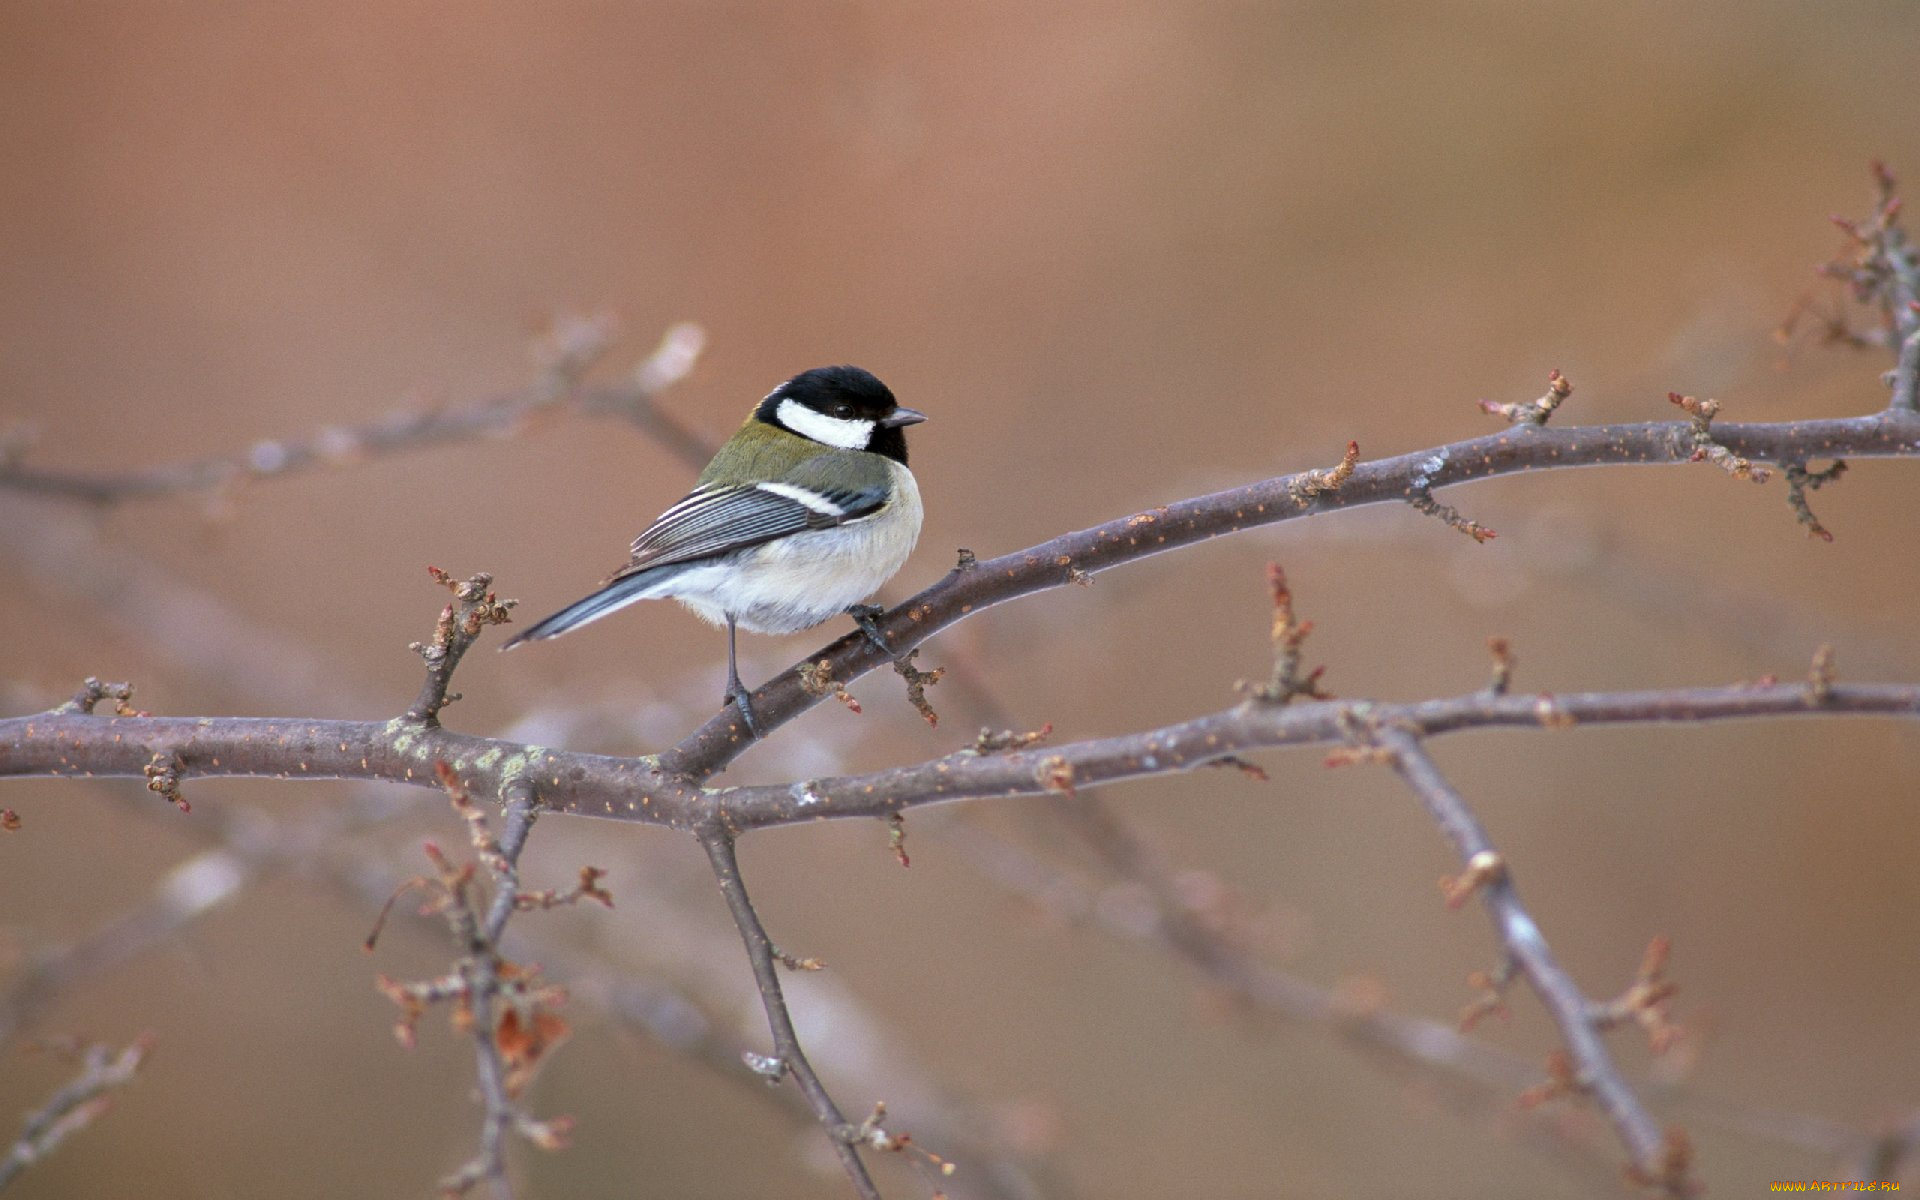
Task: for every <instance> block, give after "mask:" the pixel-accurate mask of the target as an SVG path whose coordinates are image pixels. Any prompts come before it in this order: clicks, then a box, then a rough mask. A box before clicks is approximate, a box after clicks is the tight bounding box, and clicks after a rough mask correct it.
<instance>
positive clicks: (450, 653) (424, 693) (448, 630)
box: [406, 567, 519, 726]
mask: <svg viewBox="0 0 1920 1200" xmlns="http://www.w3.org/2000/svg"><path fill="white" fill-rule="evenodd" d="M427 574H429V575H431V576H433V581H434V582H435V583H437V584H439V585H440V586H442V587H444V588H446V589H447V590H448V591H450V592H452V593H453V595H454V600H455V601H456V602H457V603H458V605H459V606H458V607H457V608H456V607H455V606H454V605H453V604H449V605H447V606H446V607H445V608H444V609H442V610H440V620H439V621H438V622H437V623H436V624H435V625H434V628H433V639H432V640H431V641H427V642H414V643H413V644H412V645H410V646H408V647H407V649H409V650H412V651H413V652H414V653H415V654H418V655H419V656H420V657H421V658H422V659H423V660H424V661H425V662H426V664H427V678H426V680H425V681H424V682H423V683H421V685H420V694H419V695H418V696H417V697H415V699H414V701H413V705H412V707H410V708H408V709H407V715H406V719H407V720H408V721H412V722H415V723H418V724H421V725H434V726H437V725H439V724H440V710H441V709H443V708H445V707H446V706H447V705H449V704H451V703H453V702H454V701H455V700H458V699H459V698H460V693H458V692H450V691H448V690H447V688H448V687H449V686H450V685H451V684H452V683H453V671H454V668H455V667H458V666H459V665H460V659H461V657H462V656H463V655H465V654H466V652H467V651H468V649H470V648H471V647H472V646H473V643H474V642H475V641H477V640H479V637H480V631H481V630H482V629H484V628H486V627H487V626H488V625H505V624H507V623H508V621H509V620H510V619H511V618H510V617H509V616H508V615H507V614H508V612H509V611H510V610H511V609H512V608H513V606H514V605H516V604H518V603H519V601H518V600H501V599H499V598H498V597H496V596H495V595H494V594H493V593H492V592H491V591H488V590H487V588H488V585H489V584H491V583H492V582H493V576H491V575H488V574H487V573H486V572H484V571H483V572H481V573H480V574H478V575H475V576H473V577H472V578H470V579H464V580H457V579H455V578H454V577H453V576H451V575H449V574H448V573H447V572H445V571H442V570H441V569H440V568H439V567H428V568H427Z"/></svg>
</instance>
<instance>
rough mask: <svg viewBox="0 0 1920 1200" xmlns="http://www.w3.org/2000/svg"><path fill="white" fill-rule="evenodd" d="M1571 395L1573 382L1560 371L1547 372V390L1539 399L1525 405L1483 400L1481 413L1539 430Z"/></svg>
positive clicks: (1511, 423) (1510, 423) (1508, 422)
mask: <svg viewBox="0 0 1920 1200" xmlns="http://www.w3.org/2000/svg"><path fill="white" fill-rule="evenodd" d="M1571 395H1573V382H1572V381H1571V380H1569V379H1568V378H1567V377H1566V376H1565V375H1562V374H1561V373H1560V372H1559V371H1558V370H1553V371H1549V372H1547V390H1546V392H1545V393H1544V394H1542V395H1541V396H1540V398H1539V399H1537V400H1530V401H1528V402H1527V403H1525V404H1498V403H1495V402H1494V401H1492V400H1482V401H1481V402H1480V411H1481V412H1484V413H1487V414H1489V415H1491V416H1496V417H1505V418H1506V419H1507V424H1509V425H1530V426H1533V427H1534V428H1536V429H1537V428H1540V427H1541V426H1544V425H1545V424H1546V423H1547V422H1548V421H1549V420H1550V419H1552V417H1553V410H1554V409H1556V408H1559V407H1560V404H1561V402H1562V401H1564V400H1565V399H1566V398H1567V397H1568V396H1571Z"/></svg>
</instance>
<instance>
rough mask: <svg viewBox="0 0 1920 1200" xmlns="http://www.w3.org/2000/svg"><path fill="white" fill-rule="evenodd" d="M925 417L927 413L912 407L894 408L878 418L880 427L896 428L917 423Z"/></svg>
mask: <svg viewBox="0 0 1920 1200" xmlns="http://www.w3.org/2000/svg"><path fill="white" fill-rule="evenodd" d="M926 419H927V414H925V413H923V412H921V411H919V410H918V409H912V408H896V409H894V410H893V411H892V412H890V413H888V414H887V415H886V416H884V417H881V418H880V428H882V429H898V428H900V427H901V426H903V425H918V424H919V423H920V422H922V421H924V420H926Z"/></svg>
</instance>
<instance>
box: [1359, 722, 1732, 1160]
mask: <svg viewBox="0 0 1920 1200" xmlns="http://www.w3.org/2000/svg"><path fill="white" fill-rule="evenodd" d="M1366 736H1367V740H1368V741H1369V742H1371V743H1372V744H1374V745H1377V746H1379V747H1380V748H1381V749H1382V750H1384V751H1385V752H1386V754H1387V757H1388V765H1389V766H1391V767H1392V768H1393V770H1394V771H1395V772H1396V773H1397V774H1398V775H1399V776H1400V778H1401V779H1403V780H1405V781H1406V784H1407V786H1408V787H1409V788H1411V789H1412V790H1413V792H1414V794H1415V795H1417V796H1419V797H1420V800H1421V803H1423V804H1425V805H1426V807H1427V812H1428V814H1429V815H1430V816H1431V817H1432V818H1433V821H1434V824H1436V825H1438V826H1439V827H1440V831H1441V832H1442V833H1443V834H1445V835H1446V837H1447V840H1448V841H1450V842H1452V843H1453V846H1454V849H1455V851H1457V852H1458V853H1459V855H1460V858H1461V861H1462V863H1463V864H1465V866H1466V873H1465V874H1464V875H1462V876H1461V881H1460V891H1472V892H1477V893H1478V894H1479V896H1480V902H1481V903H1482V904H1483V905H1484V906H1485V907H1486V910H1487V915H1488V916H1489V917H1490V918H1492V920H1493V926H1494V935H1495V937H1496V939H1497V940H1498V941H1499V943H1500V948H1501V952H1502V957H1503V967H1502V972H1501V974H1502V975H1504V974H1505V972H1506V971H1507V970H1508V969H1509V968H1511V969H1514V970H1517V971H1518V972H1519V973H1520V974H1521V975H1523V976H1524V977H1525V978H1526V980H1527V982H1528V984H1530V985H1531V986H1532V988H1533V991H1534V994H1535V995H1537V996H1538V997H1539V998H1540V1001H1541V1003H1542V1004H1544V1005H1545V1006H1546V1009H1547V1013H1548V1015H1549V1016H1551V1017H1552V1019H1553V1023H1554V1025H1555V1027H1556V1028H1558V1029H1559V1030H1560V1036H1561V1037H1562V1038H1564V1039H1565V1040H1566V1043H1567V1046H1568V1050H1569V1053H1570V1054H1571V1063H1570V1065H1569V1069H1568V1071H1567V1072H1566V1076H1565V1088H1566V1090H1568V1091H1571V1092H1575V1093H1577V1094H1579V1095H1582V1096H1587V1097H1591V1098H1592V1100H1593V1101H1594V1103H1595V1104H1597V1105H1598V1106H1599V1107H1600V1111H1601V1112H1603V1113H1605V1114H1606V1116H1607V1119H1608V1120H1609V1121H1611V1122H1612V1124H1613V1127H1614V1129H1615V1130H1616V1131H1617V1132H1618V1134H1619V1136H1620V1140H1621V1142H1623V1143H1624V1144H1625V1145H1626V1147H1627V1152H1628V1154H1629V1155H1630V1156H1631V1157H1632V1160H1633V1173H1634V1175H1635V1177H1636V1178H1637V1179H1638V1180H1640V1181H1642V1182H1645V1183H1646V1184H1648V1185H1649V1186H1655V1187H1658V1188H1660V1189H1661V1190H1662V1191H1664V1192H1666V1193H1667V1194H1669V1195H1672V1196H1680V1197H1684V1196H1688V1195H1691V1194H1692V1193H1693V1191H1694V1187H1693V1184H1692V1182H1691V1180H1690V1179H1689V1177H1688V1161H1687V1153H1686V1150H1685V1143H1684V1142H1683V1141H1678V1140H1676V1138H1677V1136H1678V1135H1677V1133H1675V1132H1673V1131H1668V1132H1662V1130H1661V1129H1660V1127H1659V1126H1658V1125H1656V1124H1655V1123H1654V1120H1653V1117H1652V1116H1651V1115H1650V1114H1649V1113H1648V1112H1647V1110H1646V1108H1645V1107H1644V1106H1643V1105H1642V1104H1641V1103H1640V1099H1639V1097H1638V1096H1636V1095H1634V1093H1633V1089H1632V1088H1631V1087H1629V1086H1627V1081H1626V1080H1625V1079H1624V1078H1623V1077H1622V1076H1621V1074H1620V1070H1619V1068H1618V1067H1616V1066H1614V1063H1613V1057H1612V1055H1610V1054H1609V1053H1608V1052H1607V1047H1606V1043H1605V1042H1603V1041H1602V1040H1601V1038H1600V1031H1599V1022H1598V1021H1596V1020H1595V1018H1594V1015H1593V1010H1594V1009H1595V1007H1596V1005H1595V1003H1594V1002H1593V1001H1591V1000H1589V999H1588V998H1587V997H1586V995H1585V994H1584V993H1582V992H1581V991H1580V988H1579V985H1578V984H1576V983H1574V981H1573V977H1572V976H1570V975H1568V974H1567V972H1566V970H1565V969H1564V968H1562V967H1561V966H1560V964H1559V962H1558V961H1557V960H1556V959H1555V958H1554V955H1553V951H1552V949H1551V948H1550V947H1549V946H1548V945H1547V939H1546V937H1545V935H1544V934H1542V933H1541V931H1540V926H1539V925H1538V924H1537V923H1536V922H1535V921H1534V919H1533V917H1532V916H1531V914H1529V913H1528V912H1527V910H1526V908H1525V907H1524V906H1523V905H1522V904H1521V903H1520V895H1519V892H1518V891H1517V890H1516V889H1515V888H1514V886H1513V879H1512V875H1511V872H1510V871H1509V869H1508V867H1507V865H1506V861H1505V860H1504V859H1503V858H1502V857H1501V856H1500V853H1499V851H1497V850H1495V849H1494V848H1493V843H1492V841H1491V840H1490V839H1489V838H1488V837H1487V834H1486V830H1485V829H1483V828H1482V827H1481V825H1480V822H1479V820H1478V819H1477V818H1476V817H1475V816H1474V815H1473V812H1472V810H1471V809H1470V808H1468V807H1467V802H1466V800H1465V799H1464V798H1462V797H1461V795H1460V793H1459V792H1457V791H1455V790H1454V787H1453V785H1452V784H1451V783H1450V782H1448V780H1447V778H1446V776H1444V775H1442V774H1441V773H1440V768H1439V767H1438V766H1437V765H1436V764H1435V763H1434V761H1433V759H1432V758H1431V757H1430V756H1429V755H1428V754H1427V752H1426V750H1425V748H1424V747H1422V746H1421V744H1420V739H1419V738H1417V737H1415V736H1413V735H1412V734H1410V733H1408V732H1407V731H1405V730H1404V729H1399V728H1395V727H1394V726H1392V725H1383V726H1379V727H1378V728H1377V730H1375V731H1371V732H1370V733H1369V734H1368V735H1366ZM1460 891H1456V892H1455V893H1454V896H1453V897H1452V898H1453V899H1454V902H1456V903H1457V902H1458V899H1459V898H1461V897H1460ZM1554 1082H1555V1083H1556V1084H1559V1083H1561V1080H1559V1079H1556V1080H1555V1081H1554Z"/></svg>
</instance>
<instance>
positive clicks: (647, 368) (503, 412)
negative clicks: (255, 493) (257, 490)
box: [0, 317, 712, 505]
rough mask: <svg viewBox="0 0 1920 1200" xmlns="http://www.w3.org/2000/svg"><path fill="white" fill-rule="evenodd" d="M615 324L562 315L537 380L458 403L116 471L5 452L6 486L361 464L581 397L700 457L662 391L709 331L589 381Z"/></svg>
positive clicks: (128, 486) (584, 408)
mask: <svg viewBox="0 0 1920 1200" xmlns="http://www.w3.org/2000/svg"><path fill="white" fill-rule="evenodd" d="M613 333H614V328H613V324H612V322H611V321H610V320H609V319H607V318H605V317H591V318H583V319H582V318H571V319H570V318H562V319H559V320H556V322H555V324H554V327H553V329H552V330H551V331H550V333H549V335H548V336H547V338H546V339H544V341H543V343H542V345H541V357H542V358H543V360H544V363H543V366H544V370H543V371H542V374H541V378H540V379H539V380H538V381H537V382H536V383H534V384H533V385H532V386H530V387H526V388H523V389H520V390H519V391H514V392H508V393H506V394H504V395H500V396H494V397H489V398H487V399H484V400H478V401H474V402H473V403H471V404H467V405H463V406H460V407H456V408H409V409H403V410H401V411H398V412H394V413H391V414H389V415H388V416H386V417H383V418H381V419H379V420H377V421H373V422H370V423H368V424H365V425H358V426H336V427H333V428H329V429H323V430H320V431H319V432H317V433H315V434H313V435H311V436H309V437H306V438H294V439H283V440H270V441H263V442H258V443H256V444H255V445H253V446H252V447H251V448H249V449H248V450H246V451H244V452H242V453H240V454H237V455H227V456H222V457H218V458H207V459H200V460H198V461H194V462H184V463H169V464H165V465H162V466H156V467H148V468H144V469H139V470H129V471H121V472H114V473H111V474H109V473H97V474H89V473H82V472H68V471H49V470H40V469H36V468H32V467H28V466H26V465H24V464H23V462H22V461H21V460H22V458H23V453H22V451H21V450H20V449H18V448H9V449H8V450H7V451H6V452H4V453H0V488H5V489H10V490H13V491H18V492H27V493H33V494H39V495H44V496H53V497H59V498H63V499H68V500H80V501H85V502H88V503H92V504H100V505H106V504H118V503H124V502H126V501H130V500H140V499H147V498H151V497H157V496H170V495H182V494H191V493H195V492H209V491H214V490H217V489H220V488H227V487H232V486H234V485H236V484H239V483H242V482H245V481H248V480H256V479H269V478H279V477H282V476H291V475H295V474H299V473H302V472H306V471H313V470H319V469H324V468H329V467H334V468H337V467H344V466H351V465H354V464H357V463H361V462H366V461H370V460H372V459H376V458H384V457H388V456H391V455H395V454H402V453H411V452H414V451H420V450H429V449H435V448H439V447H444V446H449V445H456V444H459V443H461V442H466V441H471V440H475V439H479V438H488V437H503V436H506V435H509V434H512V433H515V432H517V431H518V430H520V429H522V428H524V427H526V426H527V425H529V424H530V423H532V422H533V421H535V420H537V419H538V418H539V417H540V416H542V415H543V414H545V413H547V412H551V411H554V410H556V409H558V408H560V407H562V406H565V405H572V406H574V407H576V408H578V409H579V410H580V411H581V412H584V413H588V414H591V415H595V416H614V417H619V418H621V419H624V420H626V421H629V422H631V423H632V424H633V425H635V426H637V427H638V428H639V429H641V430H642V431H643V432H645V433H646V434H648V435H649V436H650V437H653V438H655V439H656V440H657V441H658V442H659V443H660V444H661V445H663V446H665V447H666V448H667V449H668V450H670V451H671V452H672V453H673V454H674V455H675V456H676V457H678V458H680V459H682V460H683V461H686V462H690V463H692V464H694V465H695V466H696V467H697V466H702V465H705V463H706V461H707V458H708V457H709V456H710V455H711V454H712V449H711V447H709V446H707V445H706V444H705V442H704V440H703V439H701V438H700V437H699V436H698V435H696V434H694V433H691V432H690V431H688V430H687V429H686V428H685V427H684V426H682V425H681V424H679V423H678V422H677V421H675V420H673V419H672V418H671V417H669V416H667V415H666V414H665V413H663V412H661V411H660V409H659V408H658V406H657V405H656V403H655V402H656V400H657V399H658V398H659V396H660V395H661V394H662V393H663V392H665V391H666V390H667V389H668V388H670V387H672V386H673V385H674V384H675V383H678V382H679V381H680V380H681V379H683V378H685V377H686V375H687V373H688V372H689V371H691V370H692V369H693V365H694V363H695V361H696V360H697V359H698V358H699V354H700V350H701V348H702V346H703V345H704V344H705V335H704V334H703V333H702V332H701V330H700V328H699V327H698V326H695V325H689V324H681V325H675V326H673V327H672V328H671V329H669V330H667V333H666V336H665V337H664V338H663V339H662V340H661V343H660V345H659V347H658V348H657V349H656V350H654V352H653V353H652V354H651V355H649V356H648V357H647V358H646V359H645V360H644V361H642V362H641V364H640V365H639V366H638V367H637V368H635V370H634V371H633V373H632V375H631V377H630V378H629V380H628V381H627V382H626V383H624V384H620V385H614V386H605V387H594V388H589V387H585V386H583V385H582V383H581V378H582V376H583V375H585V373H586V372H587V371H588V369H589V368H591V367H592V366H593V364H594V363H595V362H596V361H598V360H599V359H600V357H601V356H602V355H603V354H604V353H605V351H606V348H607V346H608V344H609V343H610V342H611V340H612V337H613Z"/></svg>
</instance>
